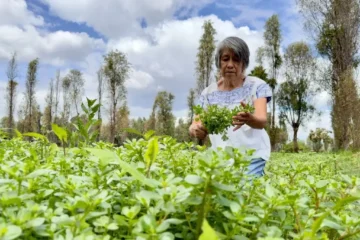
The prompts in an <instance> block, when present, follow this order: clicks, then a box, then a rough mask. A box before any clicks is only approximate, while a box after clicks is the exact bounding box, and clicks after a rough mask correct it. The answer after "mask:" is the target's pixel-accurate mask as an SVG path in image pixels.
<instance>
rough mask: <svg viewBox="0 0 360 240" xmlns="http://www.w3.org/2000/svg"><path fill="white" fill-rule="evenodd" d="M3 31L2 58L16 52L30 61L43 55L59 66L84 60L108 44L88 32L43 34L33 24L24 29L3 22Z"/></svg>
mask: <svg viewBox="0 0 360 240" xmlns="http://www.w3.org/2000/svg"><path fill="white" fill-rule="evenodd" d="M0 32H1V33H2V34H1V36H0V49H2V51H0V60H4V59H6V60H7V59H9V58H10V56H11V55H12V53H13V52H14V51H16V52H17V53H18V58H19V60H20V61H30V60H32V59H34V58H36V57H39V58H40V61H42V62H45V63H49V64H52V65H56V66H59V65H64V64H66V63H69V62H74V61H82V60H83V59H84V58H85V57H86V56H87V55H88V54H90V53H92V52H93V51H100V50H102V49H103V48H104V47H105V43H104V41H103V40H101V39H93V38H91V37H89V36H88V35H87V34H86V33H74V32H67V31H56V32H50V33H40V32H39V31H38V30H37V29H36V28H35V27H34V26H31V25H27V26H25V27H23V28H20V27H16V26H13V25H0Z"/></svg>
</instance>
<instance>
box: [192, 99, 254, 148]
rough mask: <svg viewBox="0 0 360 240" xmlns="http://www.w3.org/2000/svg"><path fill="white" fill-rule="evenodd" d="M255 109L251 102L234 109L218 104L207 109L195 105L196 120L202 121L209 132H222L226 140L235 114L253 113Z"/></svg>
mask: <svg viewBox="0 0 360 240" xmlns="http://www.w3.org/2000/svg"><path fill="white" fill-rule="evenodd" d="M254 110H255V109H254V107H253V106H251V105H249V104H247V105H245V107H243V106H242V105H238V106H236V107H234V108H233V109H229V108H227V107H221V106H218V105H209V106H207V107H206V108H205V109H204V108H202V107H201V106H200V105H197V106H194V112H195V114H196V116H197V117H196V118H195V121H201V123H202V124H203V125H204V127H205V128H206V129H207V131H208V133H209V134H221V135H222V139H223V140H224V141H225V140H227V139H228V137H227V134H226V130H227V129H228V128H229V127H230V126H232V125H233V124H232V123H233V116H235V115H237V114H238V113H239V112H244V113H247V112H250V113H253V112H254Z"/></svg>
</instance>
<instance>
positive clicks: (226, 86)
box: [218, 76, 245, 91]
mask: <svg viewBox="0 0 360 240" xmlns="http://www.w3.org/2000/svg"><path fill="white" fill-rule="evenodd" d="M244 81H245V76H242V77H241V78H237V79H226V78H221V79H220V81H219V82H218V87H219V88H220V90H222V91H230V90H233V89H235V88H238V87H242V86H243V84H244Z"/></svg>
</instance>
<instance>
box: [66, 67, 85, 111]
mask: <svg viewBox="0 0 360 240" xmlns="http://www.w3.org/2000/svg"><path fill="white" fill-rule="evenodd" d="M65 79H66V81H67V82H69V83H70V86H69V88H70V89H69V91H70V92H69V94H70V99H71V101H72V102H73V104H74V105H75V110H76V115H77V116H79V114H80V113H79V106H80V105H81V99H82V95H83V92H84V84H85V80H84V78H83V76H82V73H81V72H80V71H79V70H77V69H72V70H70V72H69V73H68V74H67V75H66V76H65ZM64 81H65V80H64Z"/></svg>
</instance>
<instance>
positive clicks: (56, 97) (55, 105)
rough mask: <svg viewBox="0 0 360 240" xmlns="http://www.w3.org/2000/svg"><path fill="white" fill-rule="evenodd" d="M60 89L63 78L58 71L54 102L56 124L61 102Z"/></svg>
mask: <svg viewBox="0 0 360 240" xmlns="http://www.w3.org/2000/svg"><path fill="white" fill-rule="evenodd" d="M60 87H61V77H60V70H57V71H56V80H55V89H54V90H55V102H54V122H55V123H56V122H57V120H56V119H57V116H58V109H59V101H60Z"/></svg>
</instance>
